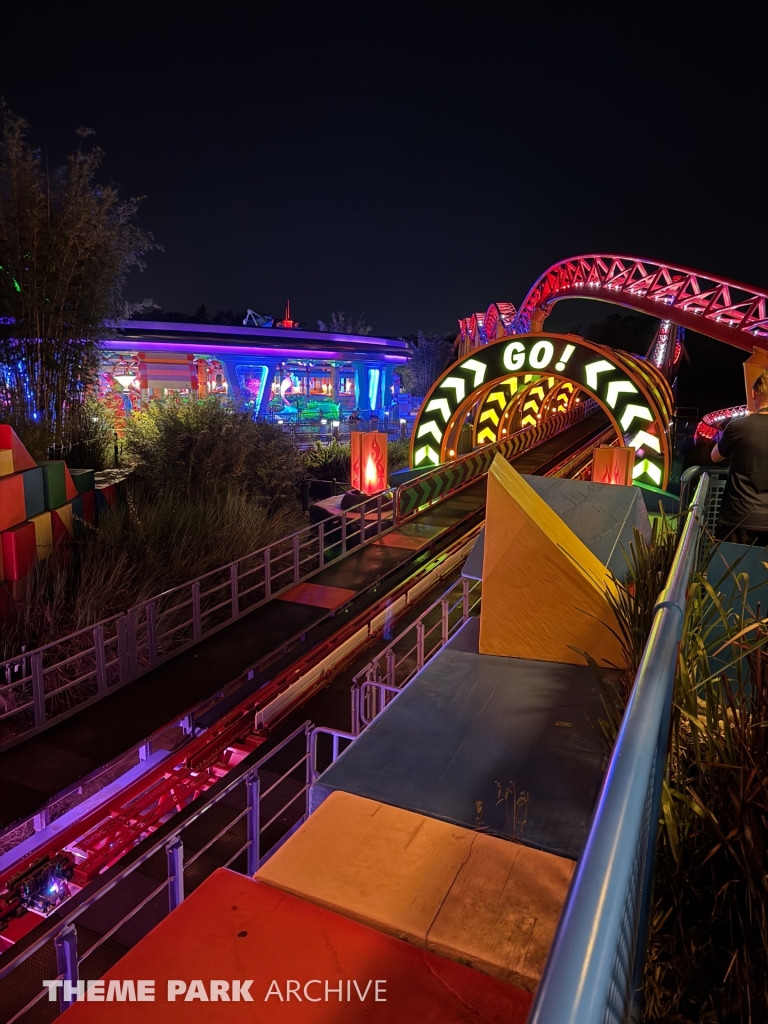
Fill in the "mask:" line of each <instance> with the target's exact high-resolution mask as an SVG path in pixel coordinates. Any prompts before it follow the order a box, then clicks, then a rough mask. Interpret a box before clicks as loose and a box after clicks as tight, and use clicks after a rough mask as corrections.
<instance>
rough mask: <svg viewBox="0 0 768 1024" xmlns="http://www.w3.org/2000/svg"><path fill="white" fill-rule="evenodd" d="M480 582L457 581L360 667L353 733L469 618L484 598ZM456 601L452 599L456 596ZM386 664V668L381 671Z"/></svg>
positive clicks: (354, 697)
mask: <svg viewBox="0 0 768 1024" xmlns="http://www.w3.org/2000/svg"><path fill="white" fill-rule="evenodd" d="M481 589H482V586H481V583H480V581H479V580H475V581H473V582H472V581H470V580H469V579H467V578H466V577H462V579H460V580H459V581H458V582H457V583H454V585H453V586H452V587H449V588H448V590H446V592H445V593H444V594H442V595H441V596H440V597H438V598H437V600H436V601H433V602H432V604H431V605H430V606H429V608H427V609H426V610H425V611H423V612H422V613H421V615H420V616H419V617H418V618H417V619H414V621H413V622H412V623H411V624H410V625H409V626H408V627H407V628H406V629H404V630H403V632H402V633H400V634H399V635H398V636H397V637H395V639H394V640H392V641H391V642H390V643H389V644H387V646H386V647H385V648H384V649H383V650H381V651H380V652H379V653H378V654H377V655H376V657H375V658H373V660H372V661H370V662H368V664H367V665H366V666H365V668H363V669H361V670H360V671H359V672H358V673H357V675H356V676H355V677H354V679H353V680H352V691H351V700H352V734H353V735H354V736H359V735H360V733H361V732H362V731H363V729H365V728H366V727H367V726H369V725H370V724H371V722H372V721H373V720H374V719H375V718H377V717H378V715H380V714H381V712H382V711H383V710H384V708H385V707H386V706H387V704H389V703H390V701H392V700H394V699H395V697H396V696H397V695H398V693H400V691H401V690H402V689H403V687H404V686H405V685H406V683H408V682H410V680H411V679H413V677H414V676H415V675H416V673H417V672H419V671H420V670H421V669H422V668H423V667H424V665H425V664H426V662H427V661H428V660H429V659H430V658H431V657H432V656H433V655H434V654H437V652H438V651H439V650H440V649H441V648H442V647H444V646H445V644H446V643H448V641H449V640H450V638H451V637H452V636H453V635H454V634H455V633H456V632H457V631H458V629H459V628H460V627H461V626H462V625H463V624H464V623H465V622H466V621H467V619H468V618H469V617H470V616H471V615H472V613H473V612H474V611H475V609H476V608H477V607H478V605H479V604H480V600H481V596H480V595H481ZM457 594H458V598H457V600H455V602H454V603H453V604H451V601H452V600H453V599H454V598H455V597H456V596H457ZM437 608H440V618H439V620H438V621H437V622H435V623H434V624H433V625H432V626H430V627H429V629H427V628H425V622H426V620H427V618H428V617H429V616H430V615H431V614H432V613H433V612H434V611H436V609H437ZM459 608H460V609H461V613H460V615H459V616H458V617H457V618H456V620H455V621H454V622H453V623H451V615H452V613H453V612H455V611H456V610H457V609H459ZM438 628H439V630H440V636H439V637H438V638H437V640H436V642H435V643H434V644H433V645H432V646H431V647H428V646H427V643H426V641H427V639H428V638H429V637H430V636H431V635H432V634H433V633H434V632H435V631H436V630H437V629H438ZM411 635H413V643H412V644H411V645H410V646H409V647H408V649H407V650H406V651H400V652H399V653H398V651H397V648H398V647H400V646H401V645H402V643H403V641H404V640H406V639H407V638H408V637H410V636H411ZM412 655H415V659H414V660H413V661H412V663H411V664H410V665H409V667H408V670H407V672H406V673H405V674H404V675H403V676H402V678H400V679H399V680H398V678H397V670H398V668H399V667H401V666H403V665H404V664H405V663H406V662H408V661H409V659H411V657H412ZM382 668H383V671H382Z"/></svg>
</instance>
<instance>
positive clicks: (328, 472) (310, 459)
mask: <svg viewBox="0 0 768 1024" xmlns="http://www.w3.org/2000/svg"><path fill="white" fill-rule="evenodd" d="M349 460H350V449H349V445H348V444H339V442H338V441H336V440H333V441H331V443H330V444H327V445H325V444H323V443H322V441H317V442H316V443H315V444H314V445H313V446H312V447H311V448H310V449H309V451H306V452H304V454H303V455H302V462H303V464H304V472H305V473H306V475H307V476H308V477H309V478H310V479H311V480H339V481H343V482H345V483H349Z"/></svg>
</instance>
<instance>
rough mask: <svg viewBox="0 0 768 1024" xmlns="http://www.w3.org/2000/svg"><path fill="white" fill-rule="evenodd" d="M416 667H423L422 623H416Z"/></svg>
mask: <svg viewBox="0 0 768 1024" xmlns="http://www.w3.org/2000/svg"><path fill="white" fill-rule="evenodd" d="M416 668H417V669H421V668H424V623H423V622H418V623H417V624H416Z"/></svg>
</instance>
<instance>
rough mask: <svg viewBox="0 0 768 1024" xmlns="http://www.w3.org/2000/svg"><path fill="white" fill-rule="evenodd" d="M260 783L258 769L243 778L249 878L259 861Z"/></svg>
mask: <svg viewBox="0 0 768 1024" xmlns="http://www.w3.org/2000/svg"><path fill="white" fill-rule="evenodd" d="M260 789H261V781H260V779H259V772H258V769H255V770H254V771H252V772H249V773H248V774H247V775H246V777H245V792H246V797H247V807H248V813H247V814H246V824H247V829H248V855H247V858H246V859H247V869H246V870H247V873H248V875H249V876H251V877H252V876H253V875H255V874H256V872H257V871H258V870H259V861H260V859H261V858H260V850H259V833H260V831H261V829H260V814H259V799H260Z"/></svg>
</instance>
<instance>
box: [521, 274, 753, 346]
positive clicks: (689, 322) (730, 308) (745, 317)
mask: <svg viewBox="0 0 768 1024" xmlns="http://www.w3.org/2000/svg"><path fill="white" fill-rule="evenodd" d="M566 298H589V299H599V300H602V301H603V302H612V303H615V304H617V305H620V306H628V307H629V308H630V309H636V310H639V311H641V312H643V313H650V314H652V315H653V316H658V317H661V318H664V319H667V320H671V321H672V322H673V323H675V324H678V325H679V326H681V327H686V328H689V329H690V330H692V331H698V332H699V333H701V334H706V335H708V336H709V337H710V338H716V339H717V340H718V341H722V342H725V344H726V345H734V346H735V347H736V348H741V349H745V350H747V351H748V352H751V351H752V349H753V348H754V346H755V345H763V346H768V315H767V314H766V304H767V303H768V293H766V292H762V291H758V290H757V289H755V288H752V287H751V286H750V285H746V284H741V283H740V282H738V281H730V280H728V279H727V278H720V277H711V276H709V275H707V274H702V273H700V272H699V271H698V270H691V269H690V268H689V267H679V266H676V265H675V264H672V263H659V262H657V261H655V260H646V259H641V258H639V257H636V256H609V255H597V254H593V255H589V256H574V257H572V258H570V259H567V260H562V261H561V262H560V263H555V264H554V266H552V267H550V268H549V270H547V271H545V272H544V273H543V274H542V275H541V277H540V278H539V279H538V281H536V283H535V284H534V285H533V287H532V288H531V290H530V291H529V292H528V294H527V295H526V297H525V299H524V301H523V303H522V305H521V306H520V308H519V309H518V311H517V314H516V316H515V319H514V321H513V325H512V330H511V331H510V332H509V333H511V334H525V333H527V332H529V331H537V330H541V329H542V328H541V324H542V323H543V321H544V318H545V317H546V316H547V315H548V314H549V313H550V312H551V311H552V306H553V305H554V303H555V302H557V301H558V300H559V299H566Z"/></svg>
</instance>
